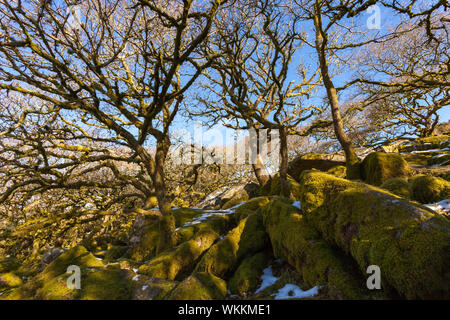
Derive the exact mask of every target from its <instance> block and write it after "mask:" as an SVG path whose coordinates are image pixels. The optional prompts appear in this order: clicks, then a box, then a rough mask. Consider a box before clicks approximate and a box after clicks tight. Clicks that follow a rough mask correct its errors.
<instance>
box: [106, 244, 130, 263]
mask: <svg viewBox="0 0 450 320" xmlns="http://www.w3.org/2000/svg"><path fill="white" fill-rule="evenodd" d="M128 248H129V247H128V246H115V245H110V246H108V250H107V251H106V252H105V261H106V262H110V261H115V260H118V259H120V258H122V257H123V256H124V255H125V254H126V252H127V250H128Z"/></svg>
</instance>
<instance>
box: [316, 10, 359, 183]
mask: <svg viewBox="0 0 450 320" xmlns="http://www.w3.org/2000/svg"><path fill="white" fill-rule="evenodd" d="M315 11H316V12H315V16H314V26H315V29H316V51H317V54H318V57H319V63H320V72H321V74H322V79H323V84H324V86H325V89H326V92H327V97H328V101H329V103H330V108H331V115H332V118H333V128H334V133H335V135H336V138H337V139H338V141H339V143H340V144H341V146H342V149H343V150H344V154H345V161H346V166H347V178H348V179H360V178H361V174H360V169H359V165H360V163H359V159H358V156H357V155H356V152H355V149H354V147H353V144H352V141H351V140H350V138H349V137H348V136H347V134H346V133H345V130H344V124H343V121H342V117H341V113H340V111H339V101H338V97H337V92H336V88H335V86H334V84H333V81H332V80H331V77H330V73H329V70H328V61H327V56H326V52H325V47H326V43H327V39H326V34H325V33H324V32H323V29H322V20H321V11H320V7H319V4H318V3H317V2H316V4H315Z"/></svg>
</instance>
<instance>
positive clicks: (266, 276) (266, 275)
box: [255, 266, 280, 293]
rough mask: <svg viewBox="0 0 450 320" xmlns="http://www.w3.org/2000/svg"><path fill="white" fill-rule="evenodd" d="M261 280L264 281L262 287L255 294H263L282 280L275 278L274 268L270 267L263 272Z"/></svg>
mask: <svg viewBox="0 0 450 320" xmlns="http://www.w3.org/2000/svg"><path fill="white" fill-rule="evenodd" d="M261 279H262V283H261V286H260V287H259V288H258V290H256V291H255V293H258V292H261V291H262V290H264V289H265V288H267V287H270V286H271V285H273V284H274V283H275V282H277V281H278V279H280V278H279V277H278V278H277V277H275V276H274V275H273V271H272V266H268V267H267V268H265V269H264V270H263V275H262V276H261Z"/></svg>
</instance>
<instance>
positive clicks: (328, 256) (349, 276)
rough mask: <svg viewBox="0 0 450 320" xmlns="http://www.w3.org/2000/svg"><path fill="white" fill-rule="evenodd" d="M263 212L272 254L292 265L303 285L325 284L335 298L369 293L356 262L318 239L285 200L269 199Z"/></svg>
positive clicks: (294, 208)
mask: <svg viewBox="0 0 450 320" xmlns="http://www.w3.org/2000/svg"><path fill="white" fill-rule="evenodd" d="M263 214H264V225H265V226H266V229H267V232H268V233H269V236H270V241H271V243H272V247H273V252H274V256H275V257H276V258H281V259H283V260H285V261H287V262H288V263H289V264H290V265H292V266H294V267H295V268H296V269H297V271H298V272H299V273H300V275H301V276H302V277H303V280H304V281H305V284H306V285H307V286H309V287H313V286H317V285H320V286H326V287H327V289H328V291H329V292H332V293H333V296H334V297H335V298H338V299H361V298H363V297H365V298H367V297H368V296H369V292H367V291H365V290H364V288H365V283H364V279H363V277H362V275H361V273H360V272H359V270H358V268H357V264H356V263H355V262H354V261H351V259H349V258H348V257H346V256H345V255H344V254H342V253H341V252H339V251H338V250H336V249H334V248H332V246H330V245H329V244H327V243H326V242H325V241H324V240H322V238H321V235H320V233H319V232H318V231H317V230H316V229H315V228H314V227H313V226H312V225H311V224H310V223H308V222H307V221H306V219H305V217H304V216H303V214H302V213H301V212H300V210H299V209H298V208H296V207H294V206H292V205H291V204H290V201H289V200H287V199H284V198H278V199H273V200H272V201H271V202H270V204H269V205H267V206H266V207H265V208H264V211H263Z"/></svg>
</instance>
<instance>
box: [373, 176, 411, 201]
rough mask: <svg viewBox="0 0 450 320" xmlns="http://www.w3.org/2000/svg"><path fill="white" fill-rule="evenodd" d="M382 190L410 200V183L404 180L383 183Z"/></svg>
mask: <svg viewBox="0 0 450 320" xmlns="http://www.w3.org/2000/svg"><path fill="white" fill-rule="evenodd" d="M380 188H382V189H385V190H387V191H389V192H391V193H393V194H395V195H397V196H399V197H403V198H409V197H410V194H409V183H408V181H406V180H405V179H402V178H391V179H387V180H386V181H385V182H383V183H382V184H381V186H380Z"/></svg>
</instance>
